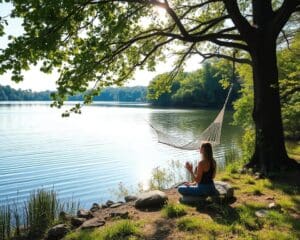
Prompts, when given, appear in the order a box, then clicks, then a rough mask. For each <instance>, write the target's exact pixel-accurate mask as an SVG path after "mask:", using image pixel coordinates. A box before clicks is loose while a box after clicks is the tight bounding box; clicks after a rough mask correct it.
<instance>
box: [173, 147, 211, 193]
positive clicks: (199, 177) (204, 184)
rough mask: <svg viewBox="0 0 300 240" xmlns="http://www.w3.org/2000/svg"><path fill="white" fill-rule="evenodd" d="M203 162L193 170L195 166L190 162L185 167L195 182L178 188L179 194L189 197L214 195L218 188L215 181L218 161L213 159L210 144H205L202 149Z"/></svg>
mask: <svg viewBox="0 0 300 240" xmlns="http://www.w3.org/2000/svg"><path fill="white" fill-rule="evenodd" d="M200 154H202V160H201V161H199V163H198V166H197V167H196V168H195V171H194V170H193V165H192V164H191V163H189V162H187V163H186V165H185V167H186V169H187V170H188V171H189V172H190V174H191V176H192V180H193V182H186V183H184V185H182V186H179V187H178V192H179V193H181V194H182V195H187V196H201V195H214V194H216V188H215V185H214V182H213V179H214V177H215V175H216V167H217V166H216V161H215V160H214V158H213V152H212V147H211V144H210V143H203V144H202V145H201V147H200Z"/></svg>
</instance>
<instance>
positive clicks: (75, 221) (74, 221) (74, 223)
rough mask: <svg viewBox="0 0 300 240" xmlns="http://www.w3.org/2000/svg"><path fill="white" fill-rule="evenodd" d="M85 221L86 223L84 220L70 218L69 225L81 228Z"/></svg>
mask: <svg viewBox="0 0 300 240" xmlns="http://www.w3.org/2000/svg"><path fill="white" fill-rule="evenodd" d="M85 221H86V218H77V217H73V218H71V224H72V226H74V227H79V226H81V225H82V224H83V223H84V222H85Z"/></svg>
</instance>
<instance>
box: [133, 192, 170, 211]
mask: <svg viewBox="0 0 300 240" xmlns="http://www.w3.org/2000/svg"><path fill="white" fill-rule="evenodd" d="M167 200H168V197H167V195H166V194H165V193H164V192H162V191H159V190H154V191H150V192H145V193H142V194H140V195H139V196H138V197H137V200H136V201H135V207H136V208H149V207H150V208H156V207H157V208H159V207H161V206H162V205H164V204H165V202H166V201H167Z"/></svg>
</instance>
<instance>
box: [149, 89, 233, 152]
mask: <svg viewBox="0 0 300 240" xmlns="http://www.w3.org/2000/svg"><path fill="white" fill-rule="evenodd" d="M231 91H232V85H231V87H230V88H229V91H228V94H227V97H226V100H225V102H224V105H223V107H222V109H221V111H220V112H219V114H218V115H217V117H216V118H215V120H214V121H213V122H212V123H211V124H210V125H209V126H208V127H207V128H206V129H205V130H204V131H203V132H202V133H201V135H200V136H199V137H198V138H197V139H195V140H193V141H189V142H187V141H186V140H184V139H182V138H180V137H176V136H172V135H170V134H168V133H164V132H163V131H161V130H159V129H158V128H156V127H154V126H153V125H152V124H151V123H149V124H150V126H151V127H152V128H153V129H154V131H155V132H156V134H157V137H158V142H159V143H162V144H166V145H168V146H171V147H175V148H179V149H183V150H197V149H199V147H200V146H201V144H202V143H203V142H209V143H211V144H212V145H218V144H220V139H221V130H222V124H223V119H224V113H225V108H226V105H227V102H228V99H229V96H230V93H231Z"/></svg>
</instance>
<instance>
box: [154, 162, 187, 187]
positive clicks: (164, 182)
mask: <svg viewBox="0 0 300 240" xmlns="http://www.w3.org/2000/svg"><path fill="white" fill-rule="evenodd" d="M184 169H185V168H184V167H183V164H182V163H181V162H180V161H178V160H177V161H176V160H171V161H169V162H168V165H167V167H166V168H161V167H156V168H154V169H153V170H152V174H151V178H150V180H149V188H150V189H160V190H162V189H167V188H169V187H170V186H172V185H174V184H177V183H179V182H182V181H183V180H184V178H185V176H184V174H183V173H184Z"/></svg>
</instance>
